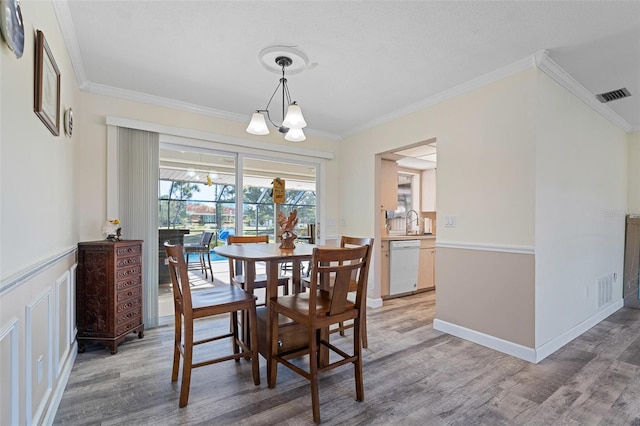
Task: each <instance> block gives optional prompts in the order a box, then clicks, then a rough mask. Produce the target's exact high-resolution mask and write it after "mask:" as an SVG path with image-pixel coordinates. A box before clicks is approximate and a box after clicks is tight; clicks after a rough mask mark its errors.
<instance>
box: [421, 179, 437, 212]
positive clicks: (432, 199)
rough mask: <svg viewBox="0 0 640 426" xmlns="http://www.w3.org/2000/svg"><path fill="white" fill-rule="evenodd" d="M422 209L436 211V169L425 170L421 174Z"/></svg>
mask: <svg viewBox="0 0 640 426" xmlns="http://www.w3.org/2000/svg"><path fill="white" fill-rule="evenodd" d="M420 183H421V185H420V189H421V191H420V192H421V196H422V197H421V198H422V203H421V204H422V206H421V207H422V211H423V212H435V211H436V170H435V169H431V170H424V171H423V172H422V175H421V182H420Z"/></svg>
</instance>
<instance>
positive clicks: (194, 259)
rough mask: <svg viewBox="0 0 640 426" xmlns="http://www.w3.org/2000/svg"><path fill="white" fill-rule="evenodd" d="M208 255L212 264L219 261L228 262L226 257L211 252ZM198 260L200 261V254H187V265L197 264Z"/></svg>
mask: <svg viewBox="0 0 640 426" xmlns="http://www.w3.org/2000/svg"><path fill="white" fill-rule="evenodd" d="M209 253H210V254H211V261H212V262H217V261H220V260H228V259H227V258H226V257H223V256H220V255H219V254H217V253H216V252H214V251H213V250H211V251H210V252H209ZM199 259H200V254H198V253H189V263H191V262H198V261H199Z"/></svg>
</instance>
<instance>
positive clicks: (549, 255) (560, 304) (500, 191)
mask: <svg viewBox="0 0 640 426" xmlns="http://www.w3.org/2000/svg"><path fill="white" fill-rule="evenodd" d="M434 137H435V138H436V139H437V142H438V183H437V185H438V187H437V197H438V199H437V205H438V217H439V218H442V217H443V216H448V215H451V216H456V223H457V226H456V227H453V228H446V227H444V221H443V220H439V221H438V224H437V247H438V249H437V255H436V283H437V288H438V293H437V305H436V310H437V311H436V319H437V320H440V321H443V322H446V323H448V324H453V325H454V326H457V327H463V328H470V329H472V330H473V331H476V332H478V333H484V334H486V335H489V336H491V337H493V338H496V339H503V340H505V341H508V342H511V343H512V344H515V345H522V346H525V347H528V348H530V349H532V350H533V352H530V353H533V355H532V359H535V357H536V354H535V350H536V349H538V348H540V347H541V346H542V345H544V344H547V343H549V342H552V341H554V339H555V342H557V341H559V340H562V337H561V336H562V335H563V333H565V332H566V331H568V330H570V329H571V328H574V327H576V325H578V324H580V323H583V322H584V321H586V320H589V319H590V318H594V317H596V316H597V313H598V311H599V310H600V309H603V307H597V306H596V304H595V295H596V294H597V293H596V285H595V283H596V281H597V278H599V277H601V276H603V275H605V274H612V273H617V276H621V273H622V270H621V268H622V253H621V251H620V250H621V247H622V245H621V241H623V239H622V234H621V232H622V230H623V227H622V223H623V221H621V220H618V219H620V218H619V217H614V216H616V214H615V212H618V213H619V212H622V211H624V206H625V202H626V197H627V196H626V186H627V177H626V176H627V171H626V169H627V159H626V145H625V144H626V140H627V136H626V135H625V133H624V132H623V131H622V130H620V129H619V128H617V127H616V126H614V125H613V124H612V123H610V122H609V121H607V120H606V119H605V118H603V117H602V116H601V115H599V114H598V113H596V112H595V111H593V110H592V109H590V108H589V107H588V106H586V105H585V104H583V103H582V102H581V101H580V100H578V99H577V98H576V97H575V96H574V95H572V94H570V93H569V92H567V91H566V90H565V89H564V88H562V87H561V86H560V85H558V84H557V83H555V82H554V81H553V80H551V78H549V77H548V76H547V75H546V74H544V73H542V72H540V71H537V70H536V69H534V68H532V69H529V70H526V71H523V72H520V73H518V74H516V75H512V76H510V77H507V78H504V79H502V80H500V81H498V82H495V83H492V84H488V85H486V86H484V87H482V88H479V89H476V90H473V91H471V92H468V93H466V94H462V95H460V96H457V97H455V98H452V99H450V100H447V101H445V102H442V103H440V104H437V105H435V106H432V107H429V108H425V109H424V110H421V111H418V112H415V113H413V114H409V115H407V116H405V117H402V118H399V119H397V120H394V121H392V122H389V123H386V124H383V125H380V126H378V127H376V128H374V129H370V130H367V131H364V132H361V133H360V134H357V135H353V136H351V137H350V138H348V140H347V141H346V143H345V144H344V149H343V151H342V154H343V156H342V160H343V165H344V166H343V167H344V168H345V169H346V168H347V164H355V163H356V162H357V161H360V164H362V166H361V167H360V169H359V170H360V171H361V173H360V174H359V175H358V176H354V178H353V182H354V185H353V186H349V187H345V188H344V196H343V198H342V200H343V205H342V213H343V220H344V223H345V225H346V226H354V225H353V224H357V225H355V226H357V227H358V229H359V230H361V232H362V233H367V232H368V233H374V232H376V229H377V228H376V226H375V218H376V216H377V215H379V212H378V209H377V208H376V207H377V205H376V194H375V190H374V184H373V182H375V174H374V173H375V168H374V165H375V162H374V156H375V154H376V153H378V152H383V151H388V150H391V149H394V148H398V147H402V146H405V145H409V144H413V143H416V142H419V141H424V140H428V139H430V138H434ZM603 157H606V158H603ZM630 168H631V166H630ZM363 206H370V208H371V210H370V211H369V213H368V214H367V213H366V210H365V208H363ZM612 212H613V213H612ZM617 216H620V215H619V214H618V215H617ZM495 253H498V254H495ZM374 256H376V255H375V254H374ZM534 256H535V261H534V260H533V259H534ZM483 258H490V259H491V262H493V260H495V259H496V258H498V259H500V261H498V262H493V263H491V264H493V265H494V266H495V268H497V269H495V270H492V269H485V268H475V267H472V268H471V269H472V271H473V272H474V273H473V274H471V273H469V275H468V276H465V275H464V274H463V273H462V272H460V269H461V265H464V266H465V268H466V267H467V266H468V265H477V262H478V259H483ZM522 259H526V260H522ZM376 261H377V262H379V253H378V255H377V256H376ZM533 265H535V268H534V267H533ZM517 270H520V271H521V272H522V274H521V275H520V276H517V277H516V275H517V274H510V273H507V272H508V271H512V272H513V271H517ZM374 274H375V275H376V280H375V282H374V286H376V285H379V274H380V269H379V264H378V265H376V264H374ZM474 284H478V286H474ZM619 285H620V283H619V280H618V282H617V283H615V284H614V294H618V293H620V294H621V292H618V291H617V290H618V289H619ZM587 287H588V289H587ZM479 288H481V289H482V292H483V293H482V297H481V299H482V300H489V301H491V303H490V304H489V306H490V309H486V310H483V309H478V310H474V309H470V308H469V306H468V303H467V302H466V300H467V297H469V294H471V295H474V296H478V295H477V291H478V289H479ZM474 292H476V293H474ZM586 295H588V296H586ZM613 302H615V300H614V301H613ZM514 307H518V308H520V309H516V311H515V312H514ZM533 312H535V315H534V314H533ZM505 318H509V321H508V322H507V324H505V322H504V321H505ZM558 339H559V340H558Z"/></svg>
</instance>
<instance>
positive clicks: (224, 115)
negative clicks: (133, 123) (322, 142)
mask: <svg viewBox="0 0 640 426" xmlns="http://www.w3.org/2000/svg"><path fill="white" fill-rule="evenodd" d="M84 91H86V92H89V93H94V94H98V95H105V96H111V97H114V98H119V99H126V100H130V101H134V102H141V103H145V104H151V105H156V106H160V107H165V108H170V109H175V110H180V111H186V112H192V113H195V114H201V115H206V116H209V117H215V118H221V119H224V120H230V121H237V122H241V123H242V122H244V123H248V117H247V115H245V114H236V113H232V112H227V111H222V110H219V109H215V108H209V107H205V106H202V105H197V104H192V103H189V102H182V101H178V100H175V99H170V98H163V97H161V96H155V95H149V94H146V93H142V92H135V91H133V90H126V89H120V88H118V87H113V86H107V85H104V84H98V83H91V82H89V83H87V85H86V87H85V89H84ZM305 133H308V134H314V135H318V136H322V137H324V138H326V139H330V140H333V141H338V140H340V139H339V136H338V135H334V134H331V133H326V132H320V131H316V130H313V129H305Z"/></svg>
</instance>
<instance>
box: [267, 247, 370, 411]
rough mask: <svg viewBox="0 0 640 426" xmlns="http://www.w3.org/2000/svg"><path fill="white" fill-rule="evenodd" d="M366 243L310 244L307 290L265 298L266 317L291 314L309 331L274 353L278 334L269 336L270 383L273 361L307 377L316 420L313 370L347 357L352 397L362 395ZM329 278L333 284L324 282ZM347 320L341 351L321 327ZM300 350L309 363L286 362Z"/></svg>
mask: <svg viewBox="0 0 640 426" xmlns="http://www.w3.org/2000/svg"><path fill="white" fill-rule="evenodd" d="M370 249H371V247H370V246H369V245H363V246H358V247H353V248H340V247H336V248H319V247H316V248H314V249H313V255H312V258H311V274H310V275H311V286H310V288H309V291H308V292H305V293H296V294H292V295H290V296H275V297H272V298H271V299H270V301H269V309H270V317H271V318H278V316H279V315H282V316H284V317H287V318H290V319H291V320H293V321H295V322H296V323H298V324H301V325H303V326H304V327H305V328H306V329H307V332H308V336H309V344H308V346H307V347H306V348H304V349H292V350H290V351H282V352H280V353H278V350H279V348H278V341H277V340H278V339H272V341H271V357H270V358H269V360H268V362H269V371H270V374H269V377H268V378H267V380H268V384H269V388H274V387H275V385H276V378H277V374H278V370H277V366H278V364H279V363H280V364H282V365H284V366H286V367H288V368H290V369H291V370H293V371H294V372H295V373H297V374H300V375H301V376H303V377H304V378H306V379H307V380H309V381H310V385H311V405H312V409H313V421H314V422H316V423H319V422H320V400H319V394H318V373H321V372H324V371H327V370H331V369H333V368H336V367H339V366H342V365H345V364H348V363H352V364H353V365H354V370H355V383H356V400H358V401H362V400H364V385H363V378H362V340H361V337H360V328H361V325H362V316H361V313H362V306H363V305H364V301H365V298H366V294H365V292H366V278H367V277H366V275H367V274H366V268H367V267H368V265H367V262H368V259H369V256H370V255H369V251H370ZM330 279H332V281H333V285H332V286H329V280H330ZM354 279H355V281H356V282H357V289H356V299H355V302H351V301H349V300H348V298H347V295H348V293H349V288H350V286H351V281H352V280H354ZM347 320H353V321H354V327H353V329H354V333H353V352H352V353H351V354H349V353H347V352H345V351H343V350H342V349H340V348H338V347H337V346H335V345H333V344H331V343H330V342H329V337H328V334H327V333H326V330H328V329H329V327H330V326H331V325H334V324H338V323H340V322H344V321H347ZM270 327H271V335H272V336H277V335H278V334H277V333H278V321H272V323H271V324H270ZM321 348H326V350H330V351H332V352H333V353H335V354H337V355H338V357H339V359H338V360H334V361H333V362H330V360H329V357H325V358H326V359H322V358H321V356H320V355H321ZM303 355H308V356H309V368H308V370H305V369H303V368H302V367H301V366H300V364H299V363H298V365H296V364H294V363H293V362H291V360H292V359H294V358H298V357H300V356H303Z"/></svg>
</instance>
